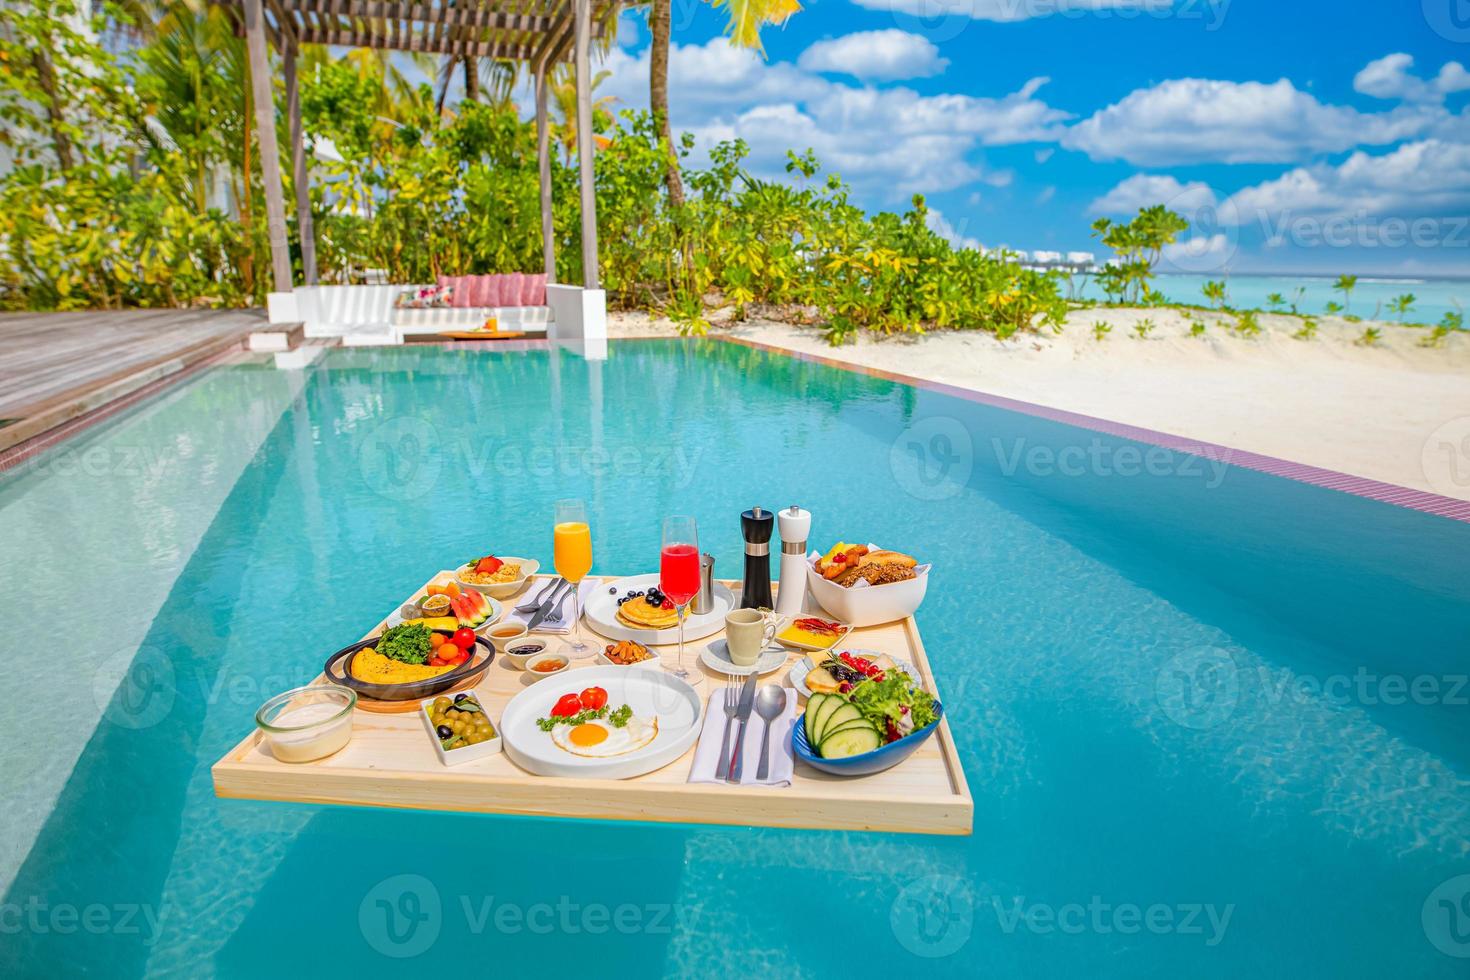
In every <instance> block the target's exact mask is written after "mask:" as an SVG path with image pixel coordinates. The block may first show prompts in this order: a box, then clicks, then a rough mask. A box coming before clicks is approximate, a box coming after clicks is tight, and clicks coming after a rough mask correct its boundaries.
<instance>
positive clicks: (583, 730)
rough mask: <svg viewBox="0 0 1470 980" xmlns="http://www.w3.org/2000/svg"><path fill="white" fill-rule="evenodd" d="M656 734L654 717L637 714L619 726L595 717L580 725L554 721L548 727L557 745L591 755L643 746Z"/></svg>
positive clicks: (569, 750) (625, 751)
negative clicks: (558, 723) (561, 723)
mask: <svg viewBox="0 0 1470 980" xmlns="http://www.w3.org/2000/svg"><path fill="white" fill-rule="evenodd" d="M657 735H658V718H656V717H655V718H649V719H644V718H639V717H638V716H637V715H634V716H633V717H632V718H629V719H628V723H627V724H626V725H624V726H623V727H622V728H617V727H615V726H614V725H613V724H612V723H611V722H608V721H603V720H602V719H595V720H593V721H588V722H583V723H582V724H580V725H558V726H557V727H555V728H553V729H552V730H551V740H552V742H554V743H556V747H557V748H559V749H561V750H562V751H564V752H570V753H571V754H572V755H580V756H586V757H587V758H591V759H604V758H608V757H609V756H614V755H626V754H627V753H629V752H632V751H634V750H635V749H641V748H643V746H645V745H647V744H648V743H649V742H652V741H653V740H654V737H655V736H657Z"/></svg>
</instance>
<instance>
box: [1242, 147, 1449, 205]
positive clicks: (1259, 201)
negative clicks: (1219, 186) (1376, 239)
mask: <svg viewBox="0 0 1470 980" xmlns="http://www.w3.org/2000/svg"><path fill="white" fill-rule="evenodd" d="M1466 208H1470V145H1466V144H1464V143H1448V142H1444V141H1442V140H1437V139H1430V140H1422V141H1419V142H1414V143H1406V144H1404V145H1403V146H1401V147H1399V148H1398V149H1396V150H1394V151H1393V152H1391V153H1387V154H1383V155H1380V156H1373V155H1371V154H1368V153H1364V152H1362V151H1358V152H1357V153H1354V154H1353V155H1352V156H1350V157H1348V158H1347V159H1346V160H1344V161H1343V162H1342V163H1340V164H1338V165H1336V166H1333V165H1330V164H1318V165H1315V166H1310V167H1298V168H1296V169H1294V170H1290V171H1288V172H1286V173H1285V174H1282V175H1281V176H1280V177H1277V178H1276V179H1274V180H1268V181H1266V182H1264V183H1261V184H1257V185H1255V186H1254V187H1247V188H1245V189H1244V190H1241V191H1238V192H1237V193H1235V194H1233V195H1231V197H1230V198H1229V199H1228V200H1227V201H1226V202H1225V205H1224V207H1223V208H1222V211H1221V213H1222V215H1223V214H1225V213H1226V212H1228V211H1230V210H1232V209H1233V211H1234V212H1235V213H1236V214H1238V215H1239V216H1240V220H1241V221H1243V222H1244V221H1250V220H1254V219H1257V218H1265V217H1273V216H1279V215H1282V214H1291V215H1298V216H1300V215H1316V216H1324V215H1353V214H1359V213H1362V214H1366V215H1372V216H1379V217H1381V216H1395V217H1410V216H1416V215H1432V214H1446V213H1449V214H1455V213H1459V214H1463V213H1464V211H1465V209H1466Z"/></svg>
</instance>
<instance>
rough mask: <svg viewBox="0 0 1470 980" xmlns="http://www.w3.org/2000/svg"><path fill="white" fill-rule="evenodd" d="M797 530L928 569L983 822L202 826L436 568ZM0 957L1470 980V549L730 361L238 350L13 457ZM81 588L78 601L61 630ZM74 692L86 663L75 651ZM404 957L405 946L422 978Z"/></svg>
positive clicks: (1133, 451) (706, 348)
mask: <svg viewBox="0 0 1470 980" xmlns="http://www.w3.org/2000/svg"><path fill="white" fill-rule="evenodd" d="M567 495H578V496H582V497H584V498H586V499H587V501H588V504H589V508H590V509H591V512H592V525H593V535H594V554H595V567H594V572H602V573H609V572H624V571H641V570H647V569H652V568H653V567H654V561H655V556H656V554H657V549H658V545H659V519H660V518H661V517H662V516H664V515H665V514H667V513H672V512H678V511H687V512H692V513H694V514H696V515H697V516H698V518H699V521H700V525H701V531H702V535H703V543H704V544H705V545H706V547H707V548H708V549H709V550H712V551H713V552H714V553H715V555H716V557H717V565H716V569H717V571H722V572H723V573H724V574H728V575H734V574H736V571H735V570H736V569H737V568H738V567H739V565H738V558H739V554H740V532H739V520H738V514H739V512H740V511H741V510H742V509H745V508H747V507H749V506H751V505H752V504H761V505H762V506H766V507H777V506H781V505H785V504H790V503H800V504H801V505H803V506H805V507H807V508H809V509H810V510H811V511H812V512H813V515H814V521H813V544H814V545H815V544H819V543H828V542H830V541H832V540H834V539H836V538H838V537H844V538H848V539H854V538H856V539H861V540H867V539H872V540H876V541H879V542H882V543H885V544H889V545H892V546H895V547H901V548H903V549H904V550H907V551H909V552H911V553H913V554H916V555H920V556H923V557H924V558H927V559H930V560H932V561H933V562H934V564H935V571H934V573H933V574H934V579H933V582H932V586H931V589H930V593H929V597H928V599H927V601H926V603H925V605H924V607H923V608H922V609H921V611H920V614H919V616H920V620H921V623H922V625H923V628H924V631H925V641H926V646H927V648H928V652H929V656H930V659H931V661H932V663H933V666H934V670H935V673H936V676H937V678H938V681H939V684H940V688H941V692H942V694H943V695H944V699H945V706H946V714H947V715H948V716H949V718H950V722H951V725H952V726H953V730H954V734H955V738H956V741H957V744H958V745H959V748H960V751H961V754H962V758H963V760H964V764H965V769H966V775H967V778H968V780H969V784H970V789H971V792H972V794H973V796H974V800H975V822H974V835H973V836H972V837H968V838H929V837H922V838H921V837H904V836H891V835H867V834H858V833H823V832H808V831H776V830H756V829H743V828H707V827H686V826H679V825H653V824H648V825H638V824H608V823H593V822H576V821H553V820H537V819H518V818H504V817H476V816H462V815H451V814H428V813H418V812H402V813H400V812H394V811H386V810H356V809H350V808H330V807H309V806H292V805H283V804H270V803H252V802H240V801H222V800H217V799H215V798H214V796H213V791H212V786H211V782H210V776H209V765H210V764H211V763H212V762H213V761H214V760H215V759H217V758H218V757H219V756H220V755H221V754H223V753H224V752H225V751H226V750H227V749H229V748H230V747H231V746H232V745H233V744H234V743H235V742H236V741H237V740H238V739H239V737H240V736H241V734H242V733H243V732H244V731H246V730H248V727H249V725H250V719H251V714H252V712H253V711H254V709H255V708H256V707H257V706H258V704H259V703H260V702H261V701H263V700H264V699H265V697H267V696H269V695H270V694H272V693H274V692H275V691H277V690H280V689H282V688H284V687H286V686H288V685H290V684H292V683H297V682H302V681H305V680H307V679H309V678H310V677H312V676H314V675H315V673H316V672H317V671H318V670H319V669H320V665H321V662H322V660H323V658H324V656H325V652H326V651H330V650H331V649H335V648H336V647H337V646H340V645H341V644H342V643H344V642H346V641H347V640H350V639H352V638H354V637H356V636H358V635H359V634H360V633H361V632H362V631H363V630H364V629H365V628H366V627H367V626H369V625H371V623H373V622H374V621H376V620H377V619H378V618H379V617H380V616H381V615H382V614H383V613H384V612H385V610H387V609H391V608H392V606H393V605H395V604H396V603H397V602H398V601H400V600H401V598H402V597H403V596H404V594H405V592H406V590H408V589H411V588H413V587H415V586H416V585H417V584H418V583H420V582H422V581H423V580H424V579H425V578H426V577H427V575H428V573H429V572H432V571H434V570H436V569H439V568H444V567H451V566H453V565H454V564H456V563H457V562H458V561H460V560H462V559H463V558H464V557H465V556H466V555H468V554H472V553H475V552H477V551H479V550H482V549H485V548H493V549H496V550H499V551H501V552H504V553H510V554H526V555H539V556H542V557H546V556H548V554H549V547H548V540H547V539H548V538H549V528H548V525H549V523H550V501H551V500H552V499H553V498H555V497H558V496H567ZM0 540H4V541H5V542H6V546H5V548H4V555H3V559H0V595H3V596H4V597H5V598H4V599H3V600H0V603H3V605H0V609H3V611H4V612H5V613H6V616H5V619H6V621H7V622H8V623H9V624H10V625H11V628H10V629H8V630H7V631H6V640H5V644H4V656H5V663H6V665H7V666H8V667H10V668H12V669H11V672H10V679H11V682H10V685H9V686H10V691H9V692H8V693H9V697H7V698H6V699H5V700H4V701H3V703H0V705H3V706H0V761H4V763H5V766H4V772H5V786H4V788H5V792H6V797H7V811H8V813H7V818H6V819H7V829H8V831H9V832H8V833H7V834H6V835H5V838H6V840H5V841H4V843H3V848H4V849H0V875H3V877H0V883H3V885H4V890H5V896H4V901H3V903H0V973H4V974H5V975H7V976H51V975H56V974H58V973H63V974H71V973H78V972H88V973H93V974H105V975H107V976H135V975H145V974H146V975H159V976H166V975H188V976H198V975H201V974H202V973H210V972H212V973H216V974H220V975H227V976H238V975H247V974H249V975H256V974H260V973H263V972H265V971H267V970H271V969H275V970H278V971H279V970H281V969H283V968H285V969H287V970H288V971H289V972H290V973H291V974H292V975H300V974H305V973H307V972H308V971H315V972H320V973H330V974H333V975H335V974H338V973H345V972H348V971H351V972H354V973H357V974H360V975H382V974H386V973H389V972H394V971H401V970H403V969H405V968H412V967H415V966H417V967H420V968H421V967H422V966H424V965H427V964H432V965H434V966H435V967H438V966H441V965H451V966H453V967H454V968H463V969H470V970H474V971H475V972H477V973H479V972H486V973H491V974H494V975H500V976H523V975H527V974H529V973H531V972H532V971H533V970H534V971H536V972H547V971H548V970H550V971H554V972H558V973H573V972H583V971H587V972H592V973H595V974H597V975H600V976H648V975H655V974H661V975H669V976H685V975H701V976H703V975H717V974H726V973H730V972H734V971H737V970H738V971H742V972H744V971H754V970H763V971H766V972H768V973H769V974H771V975H778V976H798V975H799V976H813V977H827V976H843V975H847V974H856V973H859V972H862V973H863V974H868V973H869V972H871V971H874V970H884V971H887V972H890V973H891V974H892V975H905V974H908V973H927V972H937V973H939V974H941V975H952V974H959V973H966V974H974V973H977V972H979V971H980V970H982V969H983V970H985V971H986V972H988V973H991V974H997V975H1027V976H1040V975H1054V974H1066V975H1076V974H1086V975H1127V976H1138V975H1149V976H1177V975H1195V976H1222V977H1223V976H1237V975H1241V974H1243V973H1245V972H1247V971H1251V972H1256V973H1265V974H1268V975H1300V974H1311V975H1317V974H1337V975H1364V976H1370V975H1390V974H1393V975H1398V974H1403V975H1417V976H1460V975H1463V970H1464V968H1465V960H1464V959H1463V957H1465V956H1466V955H1470V878H1464V877H1461V876H1464V875H1467V874H1470V853H1467V851H1470V783H1467V772H1470V734H1467V732H1470V729H1467V727H1466V721H1467V719H1470V708H1467V706H1466V705H1467V702H1470V689H1467V688H1465V687H1464V685H1463V678H1464V675H1465V674H1466V673H1467V670H1470V667H1467V660H1470V650H1467V644H1470V576H1467V575H1466V572H1467V570H1470V568H1467V565H1470V563H1467V559H1466V557H1465V556H1466V555H1467V554H1470V525H1465V524H1460V523H1456V522H1452V521H1447V520H1444V519H1442V518H1435V517H1431V516H1428V515H1425V514H1420V513H1415V512H1412V511H1408V510H1404V509H1399V508H1395V507H1391V506H1388V505H1385V504H1381V503H1376V502H1373V501H1369V500H1364V499H1361V498H1358V497H1353V496H1349V495H1345V494H1339V493H1334V492H1331V491H1327V490H1323V489H1319V488H1314V487H1310V486H1306V485H1303V484H1299V483H1294V482H1290V481H1286V480H1281V479H1278V478H1275V477H1271V476H1267V475H1264V474H1261V473H1256V472H1252V471H1250V470H1245V469H1240V468H1233V467H1228V466H1223V465H1214V464H1212V463H1210V462H1209V461H1201V460H1199V459H1197V458H1194V457H1189V456H1184V455H1180V454H1174V453H1168V452H1164V451H1163V450H1157V449H1151V448H1150V447H1147V446H1143V445H1141V444H1138V443H1133V442H1129V441H1128V440H1125V439H1120V438H1116V437H1112V436H1107V435H1101V434H1099V433H1096V432H1089V431H1085V430H1082V429H1078V428H1073V427H1071V426H1067V425H1063V424H1060V423H1057V422H1053V421H1047V420H1045V419H1040V418H1035V417H1030V416H1027V415H1022V414H1017V413H1014V412H1008V411H1005V410H1002V409H998V408H993V407H989V406H986V405H983V404H977V403H974V402H970V401H965V400H960V399H956V398H952V397H949V396H947V395H944V394H941V393H938V392H932V391H926V390H918V389H915V388H911V387H908V386H905V385H902V384H897V383H894V382H892V381H887V380H883V379H880V378H875V377H869V376H865V375H862V374H858V373H853V372H847V371H841V370H836V369H833V368H831V367H826V366H823V365H820V364H812V363H806V362H803V361H799V360H795V359H791V358H787V357H784V356H780V355H774V354H769V353H765V352H762V351H758V350H751V349H747V348H743V347H737V346H734V345H729V344H723V343H717V342H709V341H689V342H684V341H657V342H654V341H647V342H625V343H615V344H613V345H612V349H611V356H610V358H609V359H608V360H607V361H605V362H589V361H585V360H582V359H580V358H578V357H575V356H573V355H571V354H568V353H566V352H562V351H557V350H554V349H539V350H532V351H530V352H510V351H507V352H499V351H491V352H486V351H466V350H453V349H441V348H437V347H414V348H400V349H383V350H367V349H357V350H334V351H331V352H329V353H328V354H327V355H326V357H325V359H324V360H323V361H321V362H319V363H318V364H317V365H316V366H315V367H314V368H312V369H309V370H308V371H306V372H304V373H292V372H277V371H274V370H273V369H270V368H268V367H264V366H262V365H258V364H249V363H247V364H238V365H229V366H223V367H218V368H215V369H212V370H210V371H208V372H206V373H204V374H202V375H200V376H198V377H197V378H195V379H193V380H191V381H190V382H188V383H187V384H185V385H183V386H180V387H179V388H176V389H173V390H172V391H170V392H168V393H167V394H166V395H164V396H163V397H160V398H158V399H156V400H154V401H151V402H149V403H147V404H146V405H144V406H141V407H140V408H138V409H135V410H133V411H131V412H129V413H128V414H126V415H124V416H121V417H119V418H117V419H115V420H112V421H110V422H109V423H107V424H106V425H104V426H99V427H97V428H95V429H92V430H88V431H87V432H86V433H84V434H83V435H81V436H80V437H78V438H77V439H74V440H72V441H70V442H68V443H66V444H64V445H62V446H60V447H57V448H55V449H53V450H51V451H49V452H48V453H46V454H44V455H43V456H41V457H38V458H37V459H35V460H33V461H32V462H30V463H27V464H25V465H23V466H22V467H20V468H18V469H17V470H15V471H12V472H10V473H7V474H4V475H3V476H0ZM58 589H60V590H65V593H66V595H67V596H68V597H69V598H68V600H67V604H66V608H67V612H66V615H64V616H61V617H58V616H57V615H56V614H55V613H54V612H53V611H51V610H50V605H49V604H50V602H51V596H52V594H54V592H55V591H56V590H58ZM58 668H63V669H58ZM413 956H421V957H423V958H422V959H410V958H409V957H413Z"/></svg>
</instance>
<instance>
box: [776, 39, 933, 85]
mask: <svg viewBox="0 0 1470 980" xmlns="http://www.w3.org/2000/svg"><path fill="white" fill-rule="evenodd" d="M948 65H949V61H948V60H947V59H945V58H941V57H940V56H939V48H938V47H936V46H935V45H934V42H933V41H930V40H929V39H928V38H925V37H920V36H919V35H917V34H910V33H909V32H907V31H900V30H896V29H893V28H890V29H888V30H886V31H863V32H861V33H858V34H847V35H845V36H843V37H838V38H831V39H829V40H826V41H818V42H817V43H816V44H813V45H812V46H811V47H809V48H807V49H806V50H805V51H803V52H802V54H801V57H800V58H799V59H798V60H797V66H798V67H800V68H804V69H805V70H807V71H813V72H826V73H829V74H837V75H852V76H853V77H854V78H861V79H865V80H867V79H871V80H875V81H892V80H894V79H900V78H928V77H929V76H931V75H938V74H940V73H941V72H943V71H944V69H945V68H946V67H948Z"/></svg>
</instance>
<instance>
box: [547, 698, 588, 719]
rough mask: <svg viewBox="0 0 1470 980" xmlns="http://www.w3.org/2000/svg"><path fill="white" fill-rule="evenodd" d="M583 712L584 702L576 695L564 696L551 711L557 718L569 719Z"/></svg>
mask: <svg viewBox="0 0 1470 980" xmlns="http://www.w3.org/2000/svg"><path fill="white" fill-rule="evenodd" d="M581 710H582V700H581V699H580V698H578V697H577V696H576V695H575V694H563V695H562V696H561V700H560V701H558V702H556V705H555V706H554V707H553V708H552V709H551V714H552V716H553V717H556V718H568V717H571V716H572V715H574V714H576V713H577V712H579V711H581Z"/></svg>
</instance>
